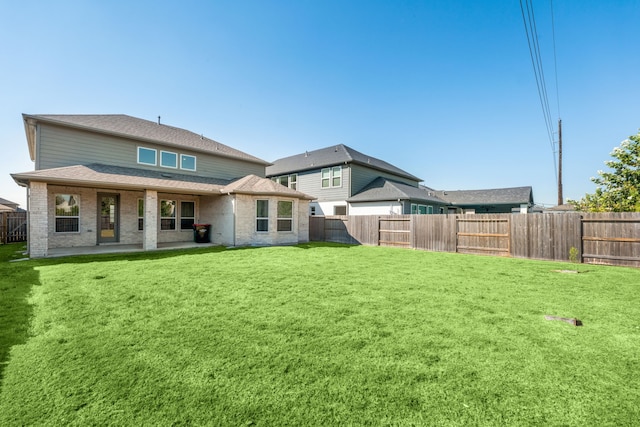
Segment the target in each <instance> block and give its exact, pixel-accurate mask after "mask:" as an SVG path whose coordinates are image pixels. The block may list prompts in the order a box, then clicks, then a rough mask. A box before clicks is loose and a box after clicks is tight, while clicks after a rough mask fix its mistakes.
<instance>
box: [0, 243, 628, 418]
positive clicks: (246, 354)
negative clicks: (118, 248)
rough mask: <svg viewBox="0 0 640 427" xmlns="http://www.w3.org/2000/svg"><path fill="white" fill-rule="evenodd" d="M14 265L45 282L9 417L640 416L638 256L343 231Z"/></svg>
mask: <svg viewBox="0 0 640 427" xmlns="http://www.w3.org/2000/svg"><path fill="white" fill-rule="evenodd" d="M16 266H19V268H17V267H16ZM0 268H1V269H2V272H3V273H4V274H3V276H4V277H3V279H2V280H3V282H0V283H5V282H7V280H8V281H11V279H7V278H10V277H15V278H16V279H14V281H17V282H16V283H18V282H20V283H22V281H23V280H24V283H22V284H21V288H20V289H22V291H21V292H22V294H20V293H18V294H17V295H16V296H15V298H17V299H18V300H19V299H20V298H22V299H23V300H24V295H25V293H24V289H27V290H30V292H31V296H30V299H29V303H30V305H29V304H26V303H24V302H23V303H22V305H20V306H19V307H20V308H19V310H18V311H20V310H22V312H23V314H22V315H16V320H15V321H16V323H22V324H24V321H25V316H26V317H27V318H28V317H29V316H31V321H30V335H29V336H28V337H26V336H25V337H24V338H22V339H14V340H13V341H11V342H9V345H10V346H13V347H12V348H11V354H10V357H9V363H8V365H7V366H6V368H5V370H4V381H3V384H2V389H1V391H0V425H33V424H41V425H87V424H89V425H103V424H104V425H207V424H208V425H251V424H255V425H269V426H270V425H576V426H577V425H605V424H609V425H631V424H633V423H634V422H636V420H637V419H640V407H639V402H640V393H639V391H638V390H639V389H640V387H639V386H640V381H639V380H640V373H639V372H640V371H639V370H638V368H637V367H638V362H639V356H638V342H640V320H639V319H640V307H639V305H638V300H639V298H638V297H639V296H640V271H639V270H634V269H625V268H612V267H598V266H581V270H582V271H583V272H582V273H580V274H561V273H557V272H554V271H553V270H558V269H566V268H567V264H559V263H551V262H538V261H529V260H518V259H505V258H492V257H479V256H464V255H459V254H446V253H428V252H421V251H411V250H404V249H390V248H376V247H363V246H344V245H331V244H310V245H303V246H297V247H273V248H259V249H235V250H223V249H220V248H217V249H207V250H195V251H178V252H167V253H154V254H132V255H118V256H114V255H111V256H92V257H75V258H67V259H62V260H46V261H28V262H20V263H11V264H7V263H3V264H0ZM34 277H35V278H37V280H36V282H35V285H34V286H31V283H32V282H31V281H30V280H32V279H33V278H34ZM3 296H4V295H3ZM545 314H551V315H558V316H563V317H577V318H578V319H580V320H582V322H583V323H584V326H582V327H574V326H571V325H569V324H567V323H563V322H550V321H547V320H545V319H544V315H545ZM21 316H22V317H21ZM5 325H6V323H5ZM3 327H5V326H3ZM16 327H17V326H16ZM20 328H21V327H17V329H18V330H21V329H20ZM4 345H5V346H7V344H4Z"/></svg>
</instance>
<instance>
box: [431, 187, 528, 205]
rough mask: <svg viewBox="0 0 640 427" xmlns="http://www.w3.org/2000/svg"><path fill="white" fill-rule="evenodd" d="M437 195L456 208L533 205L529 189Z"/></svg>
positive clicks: (463, 191)
mask: <svg viewBox="0 0 640 427" xmlns="http://www.w3.org/2000/svg"><path fill="white" fill-rule="evenodd" d="M437 195H438V197H440V198H442V199H444V200H446V201H447V202H449V203H451V204H452V205H456V206H471V205H510V204H523V203H531V204H533V190H532V188H531V187H511V188H493V189H488V190H457V191H438V192H437Z"/></svg>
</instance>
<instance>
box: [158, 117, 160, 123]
mask: <svg viewBox="0 0 640 427" xmlns="http://www.w3.org/2000/svg"><path fill="white" fill-rule="evenodd" d="M158 124H160V116H158Z"/></svg>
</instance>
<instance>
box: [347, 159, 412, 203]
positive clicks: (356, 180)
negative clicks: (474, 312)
mask: <svg viewBox="0 0 640 427" xmlns="http://www.w3.org/2000/svg"><path fill="white" fill-rule="evenodd" d="M350 166H351V169H352V172H351V194H350V195H349V196H353V195H354V194H357V193H359V192H360V191H361V190H362V189H363V188H364V187H366V186H367V185H368V184H369V183H370V182H371V181H373V180H374V179H376V178H377V177H379V176H381V177H383V178H387V179H391V180H393V181H398V182H402V183H404V184H407V185H412V186H414V187H418V184H419V183H418V182H417V181H414V180H411V179H408V178H404V177H401V176H398V175H394V174H392V173H388V172H383V171H381V170H378V169H371V168H368V167H366V166H361V165H357V164H351V165H350Z"/></svg>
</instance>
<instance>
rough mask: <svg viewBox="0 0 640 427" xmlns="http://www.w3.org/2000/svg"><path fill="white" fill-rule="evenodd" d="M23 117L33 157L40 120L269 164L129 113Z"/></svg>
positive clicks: (192, 134)
mask: <svg viewBox="0 0 640 427" xmlns="http://www.w3.org/2000/svg"><path fill="white" fill-rule="evenodd" d="M22 117H23V119H24V121H25V131H26V133H27V140H28V141H29V151H30V153H31V157H32V160H33V154H34V151H33V147H35V132H33V130H32V127H33V125H34V124H35V123H38V122H40V123H48V124H52V125H58V126H64V127H70V128H74V129H79V130H85V131H90V132H97V133H102V134H106V135H112V136H119V137H122V138H128V139H135V140H138V141H143V142H150V143H156V144H162V145H167V146H172V147H178V148H186V149H189V150H194V151H199V152H204V153H209V154H214V155H217V156H222V157H229V158H234V159H239V160H244V161H247V162H252V163H258V164H261V165H265V166H266V165H268V164H269V162H267V161H265V160H262V159H259V158H257V157H254V156H252V155H250V154H247V153H244V152H242V151H240V150H236V149H235V148H231V147H229V146H227V145H224V144H221V143H219V142H218V141H214V140H213V139H209V138H207V137H205V136H203V135H198V134H196V133H194V132H191V131H188V130H185V129H181V128H177V127H174V126H169V125H165V124H158V123H157V122H152V121H149V120H144V119H139V118H137V117H131V116H127V115H125V114H59V115H55V114H39V115H29V114H23V115H22Z"/></svg>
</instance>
